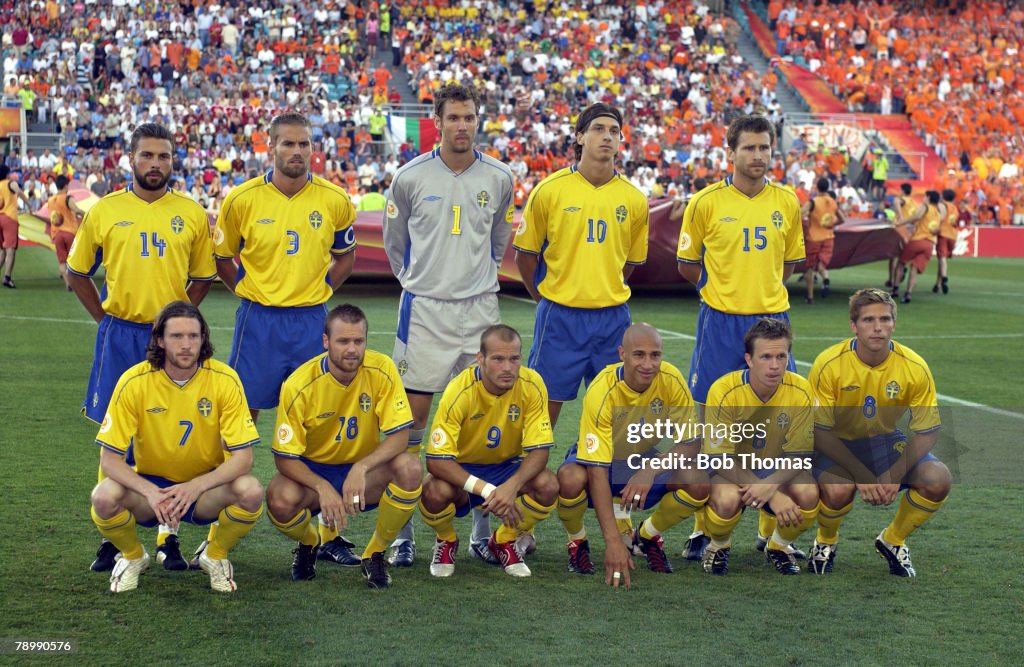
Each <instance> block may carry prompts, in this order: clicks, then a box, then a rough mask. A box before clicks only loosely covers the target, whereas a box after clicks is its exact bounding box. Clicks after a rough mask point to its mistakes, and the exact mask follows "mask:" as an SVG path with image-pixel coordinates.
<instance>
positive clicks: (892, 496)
mask: <svg viewBox="0 0 1024 667" xmlns="http://www.w3.org/2000/svg"><path fill="white" fill-rule="evenodd" d="M878 487H879V491H880V495H881V504H882V505H892V504H893V502H894V501H895V500H896V496H898V495H899V493H900V485H899V484H892V483H885V484H879V485H878Z"/></svg>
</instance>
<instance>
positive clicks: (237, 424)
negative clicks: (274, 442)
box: [96, 359, 260, 482]
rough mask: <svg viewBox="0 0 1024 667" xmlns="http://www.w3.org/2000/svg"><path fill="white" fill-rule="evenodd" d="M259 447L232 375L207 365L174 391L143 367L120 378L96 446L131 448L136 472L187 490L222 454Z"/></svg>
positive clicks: (215, 365) (167, 379)
mask: <svg viewBox="0 0 1024 667" xmlns="http://www.w3.org/2000/svg"><path fill="white" fill-rule="evenodd" d="M259 441H260V436H259V433H257V431H256V425H255V424H253V421H252V417H251V416H250V415H249V403H248V402H247V401H246V400H245V392H244V391H242V383H241V382H240V381H239V380H238V374H237V373H235V371H234V369H233V368H231V367H230V366H228V365H227V364H223V363H221V362H219V361H217V360H216V359H208V360H206V361H205V362H203V364H202V365H201V366H200V367H199V369H198V370H197V371H196V374H195V375H193V376H192V378H191V379H189V381H188V382H186V383H185V385H184V386H178V384H177V383H176V382H175V381H174V380H172V379H171V378H170V377H168V375H167V373H165V372H164V370H163V369H162V368H161V369H154V368H153V366H152V365H150V363H149V362H148V361H143V362H142V363H139V364H136V365H134V366H132V367H131V368H129V369H128V370H127V371H125V373H124V375H122V376H121V379H120V380H118V382H117V387H115V388H114V396H113V398H112V399H111V401H110V407H109V408H108V410H107V415H106V416H105V417H104V418H103V422H102V423H101V424H100V431H99V434H97V436H96V443H97V444H99V445H100V446H101V447H104V448H106V449H109V450H110V451H113V452H116V453H118V454H121V455H124V454H125V453H126V452H127V451H128V447H129V446H131V445H133V444H134V453H135V470H136V472H138V473H139V474H140V475H159V476H160V477H165V478H167V479H169V480H171V481H173V482H187V481H189V480H191V479H195V478H196V477H199V476H200V475H203V474H205V473H208V472H210V471H211V470H213V469H214V468H216V467H217V466H219V465H220V464H221V463H223V462H224V459H225V455H224V450H225V449H227V450H228V451H237V450H240V449H245V448H246V447H252V446H254V445H256V444H258V443H259Z"/></svg>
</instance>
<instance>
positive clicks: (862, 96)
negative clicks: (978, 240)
mask: <svg viewBox="0 0 1024 667" xmlns="http://www.w3.org/2000/svg"><path fill="white" fill-rule="evenodd" d="M766 4H767V12H768V17H769V21H770V23H769V27H770V28H771V29H772V30H773V31H774V33H775V38H776V49H777V51H778V52H779V54H780V55H789V56H793V57H794V58H796V59H797V60H798V61H799V62H802V64H805V65H806V66H807V67H808V68H809V69H810V70H811V71H814V72H816V73H817V74H818V75H819V76H821V77H822V78H823V79H824V80H825V81H827V82H828V83H829V84H830V86H831V88H832V91H833V92H834V93H835V94H836V95H837V96H838V97H840V98H841V99H843V100H845V102H846V103H847V104H848V105H849V107H850V109H851V110H854V111H865V112H869V113H882V114H890V113H896V114H906V115H907V117H908V118H909V120H910V121H911V124H912V125H913V127H914V128H915V130H916V131H917V132H918V134H919V135H920V136H921V137H922V138H923V139H924V140H925V142H926V143H927V144H928V145H929V146H931V147H932V148H933V149H934V150H935V152H936V153H937V154H938V155H939V156H940V157H941V158H943V159H944V160H946V161H947V162H948V164H949V167H950V169H949V171H948V173H946V174H944V175H943V176H941V177H940V179H939V182H937V183H935V185H934V187H935V188H937V189H942V188H944V187H949V186H954V187H955V189H957V190H958V194H961V193H962V195H963V197H964V199H963V200H964V201H966V202H967V206H968V207H969V209H970V210H972V211H974V212H975V214H976V216H977V219H978V221H979V222H982V223H999V224H1010V223H1011V222H1012V221H1013V220H1014V216H1024V175H1022V172H1021V168H1022V167H1024V134H1022V131H1021V127H1022V125H1024V78H1022V77H1020V76H1017V74H1016V65H1015V64H1016V62H1017V61H1018V60H1019V49H1020V45H1021V43H1022V41H1024V9H1022V8H1021V6H1020V5H1019V3H1012V2H1009V3H1008V2H1000V1H997V0H982V1H980V2H973V1H972V2H965V1H963V0H960V1H958V0H951V1H947V2H938V3H936V2H930V3H907V2H903V3H894V2H888V1H882V2H856V3H855V2H830V3H827V4H826V3H820V2H816V3H814V5H813V6H811V5H810V4H809V3H796V2H783V1H782V0H771V1H770V2H767V3H766ZM1016 219H1017V220H1018V221H1021V222H1022V223H1024V217H1017V218H1016Z"/></svg>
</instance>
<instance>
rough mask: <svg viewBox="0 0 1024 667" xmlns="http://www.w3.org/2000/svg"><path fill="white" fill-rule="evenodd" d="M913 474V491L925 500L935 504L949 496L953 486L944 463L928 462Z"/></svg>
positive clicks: (951, 477)
mask: <svg viewBox="0 0 1024 667" xmlns="http://www.w3.org/2000/svg"><path fill="white" fill-rule="evenodd" d="M914 472H915V475H914V478H915V479H914V480H913V481H912V486H913V489H914V490H915V491H917V492H918V493H920V494H921V495H922V496H924V497H925V498H926V499H927V500H930V501H932V502H933V503H937V502H941V501H943V500H945V499H946V497H947V496H949V491H950V489H951V488H952V486H953V476H952V475H951V474H950V472H949V468H947V467H946V464H945V463H942V462H940V461H929V462H927V463H923V464H921V465H920V466H918V469H917V470H915V471H914Z"/></svg>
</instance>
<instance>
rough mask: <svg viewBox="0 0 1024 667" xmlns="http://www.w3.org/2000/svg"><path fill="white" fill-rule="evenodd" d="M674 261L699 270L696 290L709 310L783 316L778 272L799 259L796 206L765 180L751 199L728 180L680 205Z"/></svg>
mask: <svg viewBox="0 0 1024 667" xmlns="http://www.w3.org/2000/svg"><path fill="white" fill-rule="evenodd" d="M676 259H677V260H678V261H679V262H682V263H685V264H700V265H702V267H703V270H702V272H701V277H700V283H699V286H698V289H699V290H700V296H701V299H703V300H704V303H706V304H707V305H708V306H710V307H711V308H714V309H715V310H718V311H721V312H723V313H730V314H732V315H758V314H762V313H783V312H785V311H787V310H789V293H788V292H787V291H786V287H785V285H783V283H782V273H783V268H784V266H785V265H786V264H799V263H800V262H803V261H804V259H805V256H804V232H803V226H802V225H801V223H800V202H799V201H798V200H797V198H796V194H794V193H793V191H792V190H789V189H787V188H784V187H782V186H781V185H778V184H776V183H772V182H771V181H768V180H767V179H766V180H765V185H764V188H762V189H761V192H759V193H758V194H757V195H756V196H754V197H753V198H750V197H747V196H746V195H745V194H743V193H742V192H740V191H739V190H738V189H737V188H736V187H735V186H734V185H733V184H732V177H731V176H730V177H728V178H726V179H725V180H723V181H719V182H718V183H715V184H713V185H709V186H708V187H706V188H704V189H703V190H701V191H700V192H698V193H697V194H695V195H694V196H693V199H691V200H690V203H689V204H687V205H686V212H685V213H683V226H682V229H681V230H680V232H679V248H678V251H677V253H676Z"/></svg>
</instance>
